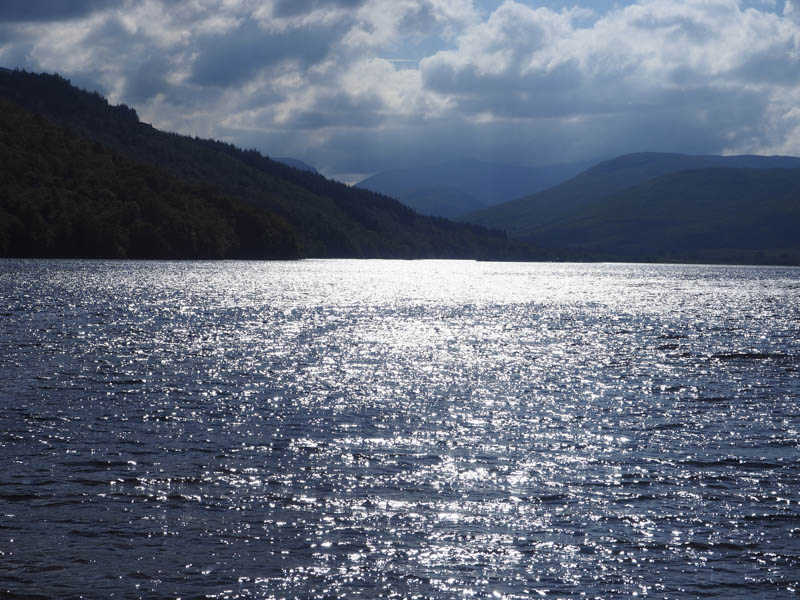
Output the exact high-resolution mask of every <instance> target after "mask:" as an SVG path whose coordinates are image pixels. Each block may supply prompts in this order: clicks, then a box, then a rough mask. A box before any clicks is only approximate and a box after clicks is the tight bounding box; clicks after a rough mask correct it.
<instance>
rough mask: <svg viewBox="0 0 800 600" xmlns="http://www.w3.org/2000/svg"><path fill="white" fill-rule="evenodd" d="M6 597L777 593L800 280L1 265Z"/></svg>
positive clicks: (796, 384) (792, 479)
mask: <svg viewBox="0 0 800 600" xmlns="http://www.w3.org/2000/svg"><path fill="white" fill-rule="evenodd" d="M0 344H2V345H1V346H0V403H1V404H0V406H1V408H2V416H1V417H0V418H2V428H1V429H0V596H2V597H10V598H15V597H20V598H30V597H33V598H38V597H42V598H77V597H79V596H81V595H84V596H85V597H90V598H106V597H118V598H137V597H143V598H158V597H165V598H173V597H182V598H203V597H207V598H349V597H361V598H379V597H383V598H464V597H476V598H489V597H496V598H528V597H540V596H541V597H553V598H595V597H597V598H620V597H626V598H627V597H630V596H634V595H639V596H642V597H652V598H697V597H726V598H785V597H788V596H796V594H797V592H796V590H797V589H798V586H800V504H799V503H800V452H798V448H799V446H800V441H799V433H800V377H798V375H799V374H800V373H799V368H800V270H797V269H779V268H775V269H772V268H746V267H708V266H664V265H662V266H654V265H566V264H564V265H561V264H493V263H473V262H387V261H305V262H293V263H225V262H223V263H180V262H165V263H158V262H154V263H133V262H81V261H73V262H69V261H63V262H60V261H39V262H35V261H30V262H26V261H0Z"/></svg>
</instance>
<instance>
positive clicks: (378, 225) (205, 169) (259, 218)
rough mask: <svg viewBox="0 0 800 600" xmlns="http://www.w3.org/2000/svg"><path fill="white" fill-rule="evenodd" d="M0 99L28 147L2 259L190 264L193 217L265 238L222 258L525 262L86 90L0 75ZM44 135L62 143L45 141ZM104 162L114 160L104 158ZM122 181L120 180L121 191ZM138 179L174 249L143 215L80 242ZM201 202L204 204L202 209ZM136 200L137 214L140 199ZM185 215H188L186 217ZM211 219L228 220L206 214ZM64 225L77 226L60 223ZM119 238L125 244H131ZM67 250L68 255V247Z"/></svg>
mask: <svg viewBox="0 0 800 600" xmlns="http://www.w3.org/2000/svg"><path fill="white" fill-rule="evenodd" d="M0 97H5V98H7V99H8V100H10V101H11V102H13V103H14V104H16V105H18V106H20V107H23V108H24V109H26V111H22V112H19V113H18V109H17V108H15V107H12V105H11V104H10V103H8V102H6V103H4V108H3V110H4V113H6V114H8V115H9V119H8V120H6V122H4V124H3V125H2V127H3V130H2V135H1V136H0V137H2V138H3V144H4V146H3V148H4V151H5V152H7V153H10V155H13V154H14V153H15V152H19V151H20V150H22V155H24V156H25V157H26V158H25V159H24V160H22V159H21V162H19V163H9V162H6V163H5V165H4V167H3V181H2V190H0V194H2V195H0V202H2V205H1V206H2V212H0V236H3V237H2V238H0V240H4V241H3V242H2V243H4V244H5V248H6V249H5V250H3V247H2V246H0V251H2V252H3V254H4V255H6V256H9V255H12V254H16V255H19V253H20V252H22V250H21V248H28V250H27V251H26V252H27V253H26V254H25V255H37V256H45V255H53V256H55V255H91V256H140V255H142V252H143V250H141V249H142V248H146V247H149V248H151V251H150V255H152V256H153V257H159V256H162V255H163V256H164V257H170V256H173V255H174V256H178V255H180V256H184V255H185V254H186V253H185V252H183V251H180V252H179V251H177V250H175V248H176V247H178V246H180V247H183V246H181V245H180V244H179V243H178V240H171V239H170V238H169V235H168V234H167V232H168V231H170V230H176V231H181V228H183V229H185V230H187V231H188V233H187V235H189V236H190V237H191V236H192V235H194V236H195V237H197V235H198V233H197V228H198V227H200V225H198V224H194V223H193V221H192V219H191V218H189V217H188V215H189V214H198V215H200V214H203V215H206V216H208V219H207V220H206V221H205V225H204V226H208V227H210V226H211V225H210V224H211V223H212V222H217V221H219V222H224V223H227V224H228V226H229V227H231V228H233V230H234V231H235V230H236V226H237V223H244V222H245V221H246V222H247V223H248V224H249V225H250V226H253V227H261V228H262V231H260V233H259V234H258V235H256V233H257V232H255V233H254V232H250V233H249V234H248V235H247V236H246V237H247V239H246V240H238V239H234V238H232V237H230V235H229V234H227V235H228V237H229V238H230V240H231V242H230V246H228V250H227V251H226V252H223V253H222V254H221V255H222V256H239V255H242V256H251V255H252V256H259V257H269V256H274V257H279V256H281V257H285V256H290V255H293V254H294V255H297V256H305V257H387V258H388V257H395V258H421V257H437V258H486V259H502V258H508V257H510V256H512V254H513V256H515V257H525V256H527V255H524V254H520V252H521V251H520V250H519V249H517V250H513V251H512V250H511V249H510V247H509V243H508V242H507V240H506V236H505V234H503V233H500V232H496V231H490V230H487V229H485V228H483V227H480V226H475V225H468V224H461V223H453V222H450V221H446V220H444V219H437V218H432V217H423V216H420V215H417V214H416V213H415V212H414V211H412V210H410V209H409V208H407V207H405V206H403V205H402V204H400V203H399V202H397V201H395V200H393V199H391V198H389V197H387V196H383V195H381V194H377V193H374V192H370V191H367V190H362V189H357V188H353V187H349V186H347V185H344V184H342V183H339V182H336V181H332V180H329V179H326V178H325V177H323V176H321V175H318V174H315V173H313V172H309V171H304V170H299V169H295V168H292V167H290V166H288V165H285V164H282V163H280V162H277V161H272V160H270V159H269V158H267V157H265V156H262V155H261V154H259V153H258V152H256V151H253V150H241V149H238V148H236V147H234V146H232V145H231V144H227V143H223V142H219V141H213V140H203V139H198V138H192V137H189V136H182V135H177V134H172V133H165V132H162V131H159V130H157V129H155V128H153V127H151V126H150V125H147V124H145V123H141V122H140V121H139V119H138V116H137V114H136V112H135V111H134V110H133V109H131V108H129V107H127V106H125V105H120V106H111V105H109V104H108V102H107V101H106V100H105V99H104V98H103V97H102V96H100V95H99V94H97V93H90V92H87V91H84V90H80V89H78V88H76V87H74V86H72V85H71V84H70V82H69V81H68V80H66V79H64V78H62V77H60V76H58V75H48V74H33V73H27V72H24V71H7V70H0ZM12 113H13V114H12ZM20 115H21V116H20ZM17 118H19V119H20V127H12V126H11V122H10V121H13V120H14V119H17ZM25 127H31V128H32V131H35V134H31V133H29V132H26V131H25V130H24V129H25ZM17 136H22V138H24V137H26V136H27V137H28V138H30V141H31V144H34V143H35V142H34V141H33V140H39V141H40V142H39V145H38V146H37V145H34V146H31V145H30V144H27V142H25V141H23V140H22V139H21V138H18V137H17ZM48 136H52V137H53V139H54V140H58V144H52V143H49V142H47V141H46V139H47V137H48ZM65 148H66V150H65ZM64 153H73V154H75V156H76V157H78V158H79V159H82V160H78V159H77V158H76V160H74V161H71V162H69V164H70V165H71V167H72V169H73V170H71V171H70V170H67V171H63V170H60V169H61V167H60V166H59V165H60V164H63V162H64V160H66V156H65V154H64ZM101 156H105V157H107V159H104V160H101V159H100V157H101ZM12 164H13V166H12ZM118 169H123V170H122V171H119V170H118ZM137 169H138V171H137ZM23 171H24V173H25V175H23ZM148 177H149V178H150V179H149V180H148ZM79 180H80V181H79ZM115 180H116V181H119V183H118V184H116V185H115V184H114V181H115ZM134 180H135V181H139V180H141V181H145V182H149V183H147V184H146V185H144V186H142V185H141V184H139V185H138V189H139V193H140V195H141V196H142V197H144V196H148V197H149V198H150V199H151V204H152V206H153V207H158V208H154V209H153V210H157V211H161V213H165V214H166V213H169V215H170V216H169V218H168V219H167V218H166V217H164V218H163V219H162V222H160V224H159V223H156V222H152V223H150V225H151V226H152V228H150V229H148V231H149V234H148V235H152V234H153V231H155V232H156V233H158V232H159V231H163V233H164V235H165V236H166V237H165V238H164V240H163V241H164V242H165V243H166V244H167V245H168V247H170V248H172V250H171V251H170V252H167V253H165V254H164V253H162V252H160V251H158V250H157V249H158V248H159V247H161V246H159V245H158V244H155V245H152V244H151V245H148V244H144V243H143V242H142V239H144V238H141V237H136V235H134V234H133V233H131V231H128V230H127V229H126V227H128V226H130V227H134V223H135V222H136V219H134V220H133V221H131V222H127V221H125V219H128V221H130V220H131V218H132V217H131V216H130V215H129V214H128V213H127V212H125V210H122V213H124V215H128V216H125V217H124V218H122V217H120V218H121V219H122V220H121V221H119V223H120V225H119V231H121V232H123V233H120V235H119V236H118V239H117V241H116V242H113V243H112V242H109V241H108V240H107V244H106V245H103V243H99V242H98V244H99V245H97V246H93V247H92V248H88V247H86V245H87V244H88V245H92V244H90V242H89V241H87V240H86V239H79V238H78V236H79V233H78V232H80V231H82V229H81V228H82V227H84V226H85V227H89V228H90V229H91V227H90V226H89V225H87V223H90V222H91V221H92V219H94V220H95V221H97V220H98V219H99V220H102V219H103V218H105V217H101V215H105V214H106V212H108V211H109V210H110V209H108V210H106V209H107V208H108V207H107V206H106V204H108V205H109V206H112V205H113V206H114V207H118V206H119V205H120V204H121V205H122V206H123V207H125V206H127V205H126V202H128V201H129V200H130V199H129V198H128V197H127V196H126V194H127V193H128V192H126V188H127V187H129V186H128V185H126V184H131V185H132V181H134ZM37 182H44V183H41V184H40V183H37ZM81 182H84V183H86V182H88V184H87V185H89V188H80V183H81ZM95 183H96V184H97V185H95V186H94V187H95V188H98V189H99V188H101V187H102V188H103V189H104V190H106V191H108V192H111V193H110V194H95V193H94V192H93V193H91V194H88V195H86V194H84V192H86V191H87V189H94V188H92V186H93V185H94V184H95ZM101 184H102V185H101ZM134 187H135V186H134ZM162 187H163V188H165V189H170V190H173V191H174V196H175V197H174V198H173V197H171V198H172V199H171V200H169V201H168V200H167V199H166V198H165V197H163V196H161V195H159V194H154V193H153V192H155V191H158V190H160V189H161V188H162ZM95 191H96V190H95ZM189 196H191V198H192V200H191V202H190V204H191V203H196V205H192V208H191V209H189V208H187V206H188V205H186V204H184V205H181V201H179V198H187V197H189ZM200 197H203V198H205V199H204V200H203V201H202V202H201V200H200V199H199V198H200ZM86 198H89V199H90V201H88V204H86V205H80V206H78V204H80V203H81V202H84V199H86ZM136 202H138V204H139V206H140V208H141V204H142V203H141V202H140V201H139V200H136ZM186 202H189V201H188V200H187V201H186ZM201 205H202V208H201ZM243 206H244V208H243ZM167 207H169V208H167ZM183 209H185V210H186V211H187V212H186V213H185V214H183V213H181V210H183ZM114 210H116V208H115V209H114ZM207 211H210V212H207ZM214 211H216V212H217V213H219V214H220V215H224V216H219V218H214V217H212V216H210V215H212V213H213V212H214ZM226 211H228V212H226ZM237 211H238V212H237ZM242 211H245V212H246V211H250V212H251V213H252V214H251V217H250V218H248V219H244V221H242V219H241V215H243V214H245V212H242ZM111 212H113V211H111ZM23 213H24V214H23ZM234 213H235V214H234ZM64 214H69V215H70V217H69V219H66V220H64V221H62V225H60V226H57V225H56V224H55V220H56V219H58V218H60V215H64ZM159 214H160V213H159ZM237 214H239V215H240V217H237V216H236V215H237ZM109 218H110V217H109ZM116 218H117V217H114V219H116ZM198 218H199V217H198ZM204 218H205V217H204ZM237 218H238V219H239V220H237ZM164 219H166V220H164ZM67 221H68V222H69V223H70V226H69V227H67V226H66V225H64V223H66V222H67ZM116 222H117V221H115V223H116ZM141 222H142V223H147V221H141ZM167 223H169V225H167ZM143 227H146V226H145V225H141V224H140V225H136V227H135V229H136V231H140V230H142V228H143ZM153 228H154V229H153ZM56 231H58V233H56ZM34 232H38V233H34ZM23 234H24V235H27V236H28V237H27V238H26V239H25V240H22V239H21V238H20V236H22V235H23ZM137 235H138V234H137ZM219 235H222V233H220V234H219ZM37 236H39V237H37ZM42 236H43V237H42ZM259 236H260V238H261V239H262V246H263V248H262V250H261V251H255V250H254V249H253V248H252V244H253V243H255V242H254V241H253V239H254V237H259ZM56 239H58V240H60V241H59V242H58V244H60V245H58V244H57V245H58V248H61V250H58V251H57V250H56V246H50V245H48V244H50V243H51V241H52V240H56ZM120 240H123V242H124V241H125V240H127V242H126V243H128V244H129V246H126V245H125V243H123V242H120ZM132 240H138V241H135V242H134V241H132ZM52 243H53V244H55V243H56V242H55V241H52ZM223 245H224V244H223ZM68 247H69V248H70V250H66V249H65V248H68ZM165 247H166V246H165ZM12 248H14V250H13V251H12ZM131 248H133V250H131ZM136 248H139V250H136ZM235 248H239V250H235ZM292 248H296V250H294V251H293V250H292ZM189 254H191V253H189ZM207 254H208V255H217V254H218V253H214V252H211V253H209V252H207V251H205V250H204V251H203V252H200V253H199V254H198V256H205V255H207Z"/></svg>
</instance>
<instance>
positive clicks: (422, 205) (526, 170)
mask: <svg viewBox="0 0 800 600" xmlns="http://www.w3.org/2000/svg"><path fill="white" fill-rule="evenodd" d="M582 168H583V166H582V165H579V164H574V165H555V166H547V167H520V166H515V165H506V164H500V163H487V162H482V161H479V160H474V159H460V160H453V161H449V162H445V163H442V164H438V165H431V166H426V167H420V168H414V169H395V170H391V171H383V172H381V173H377V174H375V175H373V176H371V177H368V178H366V179H364V180H363V181H361V182H360V183H358V184H357V186H358V187H360V188H364V189H368V190H372V191H374V192H378V193H381V194H386V195H387V196H391V197H392V198H396V199H398V200H400V201H401V202H403V203H404V204H406V205H408V206H410V207H412V208H414V209H415V210H417V211H419V212H420V213H422V214H434V215H439V216H443V217H448V218H453V217H458V216H460V215H463V214H466V213H469V212H473V211H475V210H478V209H480V208H483V207H486V206H492V205H495V204H499V203H501V202H506V201H508V200H512V199H514V198H519V197H520V196H523V195H527V194H532V193H534V192H538V191H540V190H543V189H545V188H548V187H550V186H553V185H555V184H557V183H559V182H561V181H564V180H565V179H567V178H568V177H571V176H573V175H575V174H576V173H578V172H579V171H580V170H581V169H582Z"/></svg>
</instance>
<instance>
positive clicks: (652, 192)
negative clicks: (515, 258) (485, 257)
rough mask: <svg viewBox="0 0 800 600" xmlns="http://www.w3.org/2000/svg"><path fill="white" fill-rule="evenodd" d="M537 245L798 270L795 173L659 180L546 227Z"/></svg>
mask: <svg viewBox="0 0 800 600" xmlns="http://www.w3.org/2000/svg"><path fill="white" fill-rule="evenodd" d="M757 162H760V161H757ZM536 239H537V243H540V244H542V245H543V246H545V247H550V248H563V249H571V250H576V249H580V250H583V251H586V252H588V253H589V254H591V255H605V256H609V257H615V258H625V259H628V260H650V259H657V260H670V259H671V260H681V261H684V260H688V261H704V262H713V261H723V262H749V263H762V262H782V263H792V264H798V263H799V262H800V169H786V168H779V169H752V168H750V169H744V168H714V169H698V170H690V171H681V172H678V173H671V174H668V175H663V176H660V177H657V178H653V179H650V180H648V181H647V182H645V183H643V184H640V185H637V186H633V187H630V188H628V189H626V190H624V191H622V192H617V193H615V194H612V195H609V196H606V197H605V198H603V199H602V200H600V201H598V202H596V203H593V204H592V205H590V206H587V207H584V208H582V209H580V210H577V211H575V212H574V213H573V214H571V215H569V216H567V217H564V218H563V219H561V220H558V221H557V222H554V223H551V224H550V225H549V226H547V227H543V228H542V229H541V230H540V231H539V232H538V233H537V234H536Z"/></svg>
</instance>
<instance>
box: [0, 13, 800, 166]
mask: <svg viewBox="0 0 800 600" xmlns="http://www.w3.org/2000/svg"><path fill="white" fill-rule="evenodd" d="M533 4H534V3H525V4H523V3H522V2H517V1H514V0H505V1H501V0H497V2H496V5H495V6H494V7H493V8H494V10H491V11H489V12H481V11H480V10H479V9H478V4H477V2H474V1H472V0H391V1H390V0H292V1H289V0H191V1H190V0H181V1H178V0H174V1H170V2H167V1H166V0H141V1H138V2H129V1H122V0H121V1H118V2H109V1H105V2H104V1H101V0H94V1H88V0H74V1H71V2H56V1H54V0H51V1H49V2H46V3H44V2H39V1H37V0H27V1H26V2H25V3H22V2H15V1H11V2H9V1H6V2H3V3H0V20H3V19H5V20H4V24H3V25H0V63H2V64H3V65H4V66H8V67H24V68H28V69H33V70H47V71H59V72H61V73H63V74H64V75H66V76H68V77H70V78H72V79H73V81H76V82H79V83H80V84H81V85H84V86H86V87H94V88H95V89H99V90H100V91H102V92H103V93H106V94H108V95H109V96H110V99H111V100H112V101H113V102H125V103H128V104H131V105H133V106H135V107H136V109H137V111H138V112H139V114H140V115H141V116H142V117H143V118H144V119H145V120H147V121H150V122H152V123H153V124H154V125H156V126H158V127H162V128H165V129H170V130H176V131H180V132H184V133H189V134H193V135H202V136H209V137H217V138H222V139H226V140H229V141H232V142H234V143H237V144H241V145H244V146H248V147H257V148H259V149H261V150H262V151H264V152H265V153H267V154H271V155H284V156H286V155H289V156H291V155H295V156H298V157H299V158H302V159H305V160H308V161H309V162H312V163H313V164H315V166H317V167H319V168H322V169H323V170H326V171H327V172H328V173H330V174H336V173H345V172H347V173H352V172H369V171H374V170H377V169H383V168H387V167H391V166H396V165H397V164H410V163H420V162H424V161H433V162H438V161H442V160H446V159H448V158H451V157H454V156H463V155H472V156H475V157H477V158H484V159H489V160H496V161H506V162H515V163H527V164H533V163H536V162H557V161H562V160H574V159H583V158H587V157H597V158H601V157H606V156H609V155H611V154H615V153H622V152H626V151H635V150H645V149H651V150H673V151H684V152H783V153H794V154H800V115H799V114H798V113H797V110H796V109H795V107H796V106H800V0H788V1H786V2H785V4H784V3H779V4H780V5H776V6H775V8H773V9H772V10H770V9H768V8H763V7H762V8H753V6H758V5H759V4H758V3H750V6H751V8H744V7H743V6H742V4H740V3H739V2H738V1H737V0H682V1H681V2H675V1H674V0H640V1H638V2H628V3H627V4H623V5H622V6H615V8H614V9H612V10H610V11H609V12H607V13H605V14H598V13H591V12H590V11H587V10H586V9H582V8H574V9H571V10H560V11H557V10H552V9H550V8H547V7H545V6H541V3H537V4H539V7H538V8H535V7H534V6H533ZM760 4H761V5H762V6H766V5H767V4H768V3H763V2H762V3H760ZM485 5H486V2H483V3H482V4H481V6H485Z"/></svg>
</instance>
